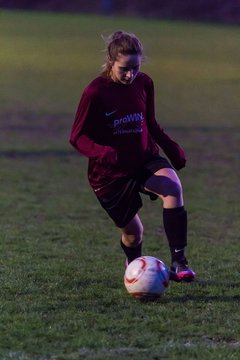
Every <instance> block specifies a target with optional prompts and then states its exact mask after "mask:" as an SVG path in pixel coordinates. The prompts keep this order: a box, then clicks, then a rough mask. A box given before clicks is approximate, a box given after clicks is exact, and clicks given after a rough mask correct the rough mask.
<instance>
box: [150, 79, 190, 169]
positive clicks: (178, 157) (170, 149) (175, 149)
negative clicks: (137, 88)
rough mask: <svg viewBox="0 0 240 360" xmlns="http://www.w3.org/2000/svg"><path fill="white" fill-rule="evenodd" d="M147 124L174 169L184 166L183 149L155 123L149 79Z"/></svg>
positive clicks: (152, 89) (152, 94)
mask: <svg viewBox="0 0 240 360" xmlns="http://www.w3.org/2000/svg"><path fill="white" fill-rule="evenodd" d="M147 123H148V125H147V126H148V131H149V133H150V135H151V137H152V138H153V139H154V141H155V142H156V143H157V144H158V145H159V146H160V147H161V148H162V150H163V151H164V153H165V154H166V155H167V157H168V158H169V160H170V161H171V163H172V165H173V166H174V167H175V169H177V170H180V169H181V168H183V167H184V166H185V163H186V158H185V154H184V151H183V149H182V148H181V147H180V146H179V145H178V144H177V143H176V142H175V141H173V140H172V139H171V138H170V136H168V135H167V134H166V133H165V132H164V130H163V129H162V128H161V127H160V125H159V124H158V123H157V121H156V118H155V104H154V85H153V81H152V80H151V79H149V86H148V91H147Z"/></svg>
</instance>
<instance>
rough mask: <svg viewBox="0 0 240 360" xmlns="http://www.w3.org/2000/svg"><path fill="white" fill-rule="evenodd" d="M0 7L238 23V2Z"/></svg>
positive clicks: (40, 0) (76, 1) (77, 1)
mask: <svg viewBox="0 0 240 360" xmlns="http://www.w3.org/2000/svg"><path fill="white" fill-rule="evenodd" d="M0 7H1V8H6V9H25V10H44V11H68V12H87V13H100V14H109V15H134V16H135V15H136V16H144V17H155V18H156V17H157V18H162V19H178V20H190V21H206V22H211V21H212V22H223V23H230V24H240V0H147V1H146V0H131V1H129V0H91V1H86V0H70V1H66V0H0Z"/></svg>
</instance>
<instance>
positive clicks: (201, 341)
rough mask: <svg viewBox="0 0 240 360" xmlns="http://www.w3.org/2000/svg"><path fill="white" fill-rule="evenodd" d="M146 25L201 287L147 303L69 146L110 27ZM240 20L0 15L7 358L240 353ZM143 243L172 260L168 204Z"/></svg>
mask: <svg viewBox="0 0 240 360" xmlns="http://www.w3.org/2000/svg"><path fill="white" fill-rule="evenodd" d="M119 28H124V29H126V30H128V31H132V32H135V33H136V34H137V35H139V36H140V37H141V38H142V40H143V43H144V44H145V48H146V53H147V55H148V58H147V61H146V64H145V65H144V66H143V69H144V71H146V72H148V73H149V74H150V75H151V76H152V77H153V78H154V80H155V88H156V112H157V117H158V119H159V122H160V123H161V125H162V126H163V127H165V128H166V129H167V131H168V133H169V134H170V135H172V136H173V137H174V138H175V139H176V140H177V141H178V142H180V143H181V144H182V145H183V146H184V148H185V150H186V152H187V157H188V166H187V168H186V169H184V170H183V171H181V172H180V174H179V175H180V177H181V179H182V183H183V186H184V195H185V203H186V207H187V209H188V213H189V246H188V250H187V255H188V257H189V260H190V263H191V266H192V267H193V268H194V269H195V270H196V272H197V280H196V282H195V283H193V284H180V285H179V284H174V283H173V284H171V285H170V286H169V288H168V290H167V291H166V293H165V295H164V296H163V298H162V299H160V300H159V301H156V302H150V303H142V302H139V301H136V300H134V299H132V298H131V297H129V296H128V294H127V293H126V290H125V288H124V285H123V262H124V256H123V254H122V253H121V251H120V249H119V233H118V231H117V230H116V229H115V227H114V226H113V224H112V223H111V221H110V220H109V219H108V217H107V216H106V214H105V213H104V211H103V210H102V209H101V208H100V205H99V204H98V203H97V201H96V199H95V197H94V195H93V193H92V192H91V190H90V188H89V185H88V183H87V178H86V171H87V161H86V159H84V158H82V157H80V156H78V155H77V154H76V153H75V152H74V151H73V150H72V149H71V148H70V146H69V144H68V138H69V132H70V128H71V124H72V121H73V117H74V112H75V110H76V106H77V103H78V100H79V97H80V95H81V92H82V90H83V88H84V87H85V86H86V85H87V83H88V82H89V81H90V80H91V79H92V77H94V76H96V75H97V74H98V71H99V69H100V65H101V64H102V63H103V61H104V55H103V53H102V52H101V50H102V49H103V47H104V45H103V43H101V38H100V34H101V33H104V34H106V33H109V32H111V31H113V30H115V29H119ZM239 39H240V37H239V28H238V27H224V26H215V25H201V24H191V23H181V22H160V21H150V20H148V21H145V20H140V19H130V18H105V17H97V16H81V15H69V14H68V15H66V14H51V13H41V14H37V13H24V12H5V11H4V12H3V11H2V12H0V43H1V52H0V66H1V69H2V71H1V75H0V77H1V89H0V104H1V107H0V116H1V120H0V130H1V131H0V179H1V187H0V204H1V206H0V218H1V222H0V227H1V231H0V283H1V292H0V307H1V311H0V359H6V360H10V359H14V360H20V359H21V360H33V359H34V360H40V359H41V360H43V359H48V360H50V359H51V360H78V359H95V360H100V359H102V360H106V359H122V358H124V359H126V360H128V359H129V360H130V359H131V360H132V359H136V360H146V359H148V360H160V359H161V360H162V359H170V360H172V359H173V360H175V359H176V360H181V359H201V360H202V359H224V360H225V359H234V360H235V359H239V354H240V337H239V333H240V332H239V330H240V329H239V323H240V317H239V300H240V296H239V284H240V282H239V240H240V238H239V228H240V220H239V219H240V206H239V176H238V174H239V143H240V131H239V110H240V103H239V93H240V91H239V90H240V78H239V65H238V59H239V55H240V50H239V49H240V47H239V45H240V44H239V43H240V40H239ZM140 214H141V217H142V220H143V223H144V226H145V242H144V253H145V254H149V255H153V256H157V257H160V258H161V259H162V260H164V261H165V262H166V264H167V265H169V253H168V249H167V245H166V239H165V235H164V233H163V227H162V222H161V203H160V202H150V201H148V200H147V199H145V200H144V208H143V209H142V210H141V213H140Z"/></svg>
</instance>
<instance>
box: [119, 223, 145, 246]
mask: <svg viewBox="0 0 240 360" xmlns="http://www.w3.org/2000/svg"><path fill="white" fill-rule="evenodd" d="M143 230H144V229H143V225H142V224H139V226H138V228H137V229H135V231H134V232H131V233H124V232H123V234H122V239H123V242H124V243H125V245H126V246H128V247H136V246H138V245H139V244H141V242H142V238H143Z"/></svg>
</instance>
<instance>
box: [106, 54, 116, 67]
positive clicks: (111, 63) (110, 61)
mask: <svg viewBox="0 0 240 360" xmlns="http://www.w3.org/2000/svg"><path fill="white" fill-rule="evenodd" d="M107 63H108V64H109V65H110V66H113V64H114V61H113V60H112V59H111V58H110V56H109V55H108V56H107Z"/></svg>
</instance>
